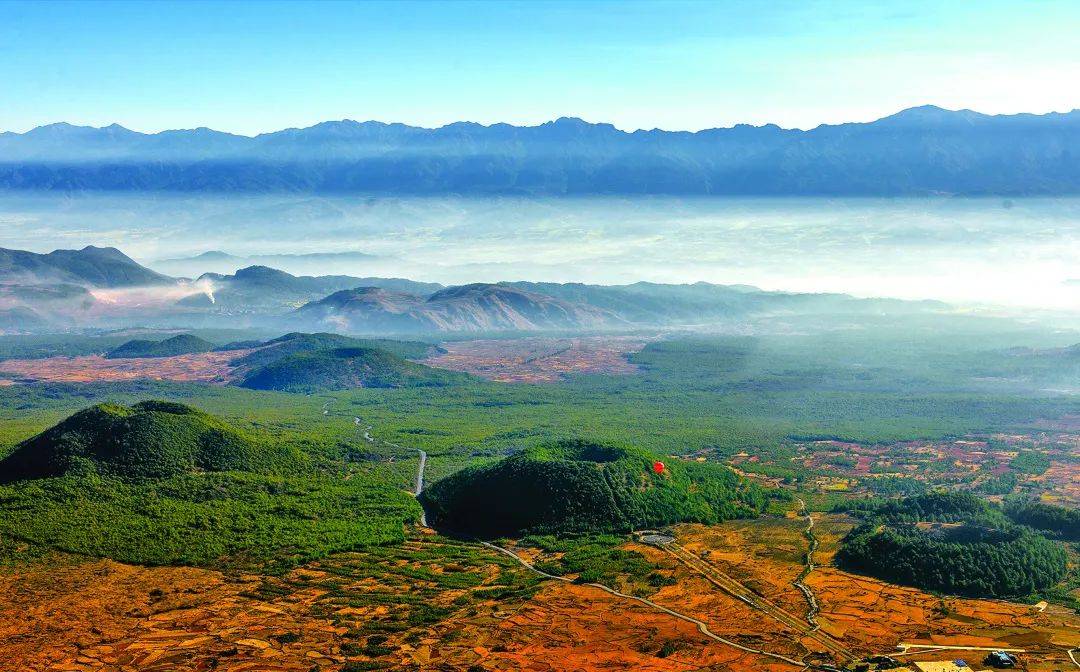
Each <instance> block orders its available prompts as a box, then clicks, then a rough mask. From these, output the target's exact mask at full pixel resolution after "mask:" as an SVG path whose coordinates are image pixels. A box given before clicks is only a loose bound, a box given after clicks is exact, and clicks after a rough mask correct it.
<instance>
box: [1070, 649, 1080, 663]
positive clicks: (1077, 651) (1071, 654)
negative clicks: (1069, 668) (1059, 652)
mask: <svg viewBox="0 0 1080 672" xmlns="http://www.w3.org/2000/svg"><path fill="white" fill-rule="evenodd" d="M1077 653H1080V649H1072V650H1071V651H1069V660H1071V661H1073V664H1074V665H1076V666H1077V667H1080V660H1077V658H1076V654H1077Z"/></svg>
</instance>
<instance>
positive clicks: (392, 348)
mask: <svg viewBox="0 0 1080 672" xmlns="http://www.w3.org/2000/svg"><path fill="white" fill-rule="evenodd" d="M263 345H264V346H265V347H262V348H259V349H257V350H255V351H254V352H251V353H248V354H247V355H244V356H243V357H238V358H236V359H234V360H232V362H231V364H232V365H233V366H239V367H242V368H247V369H249V370H253V369H255V368H257V367H261V366H266V365H267V364H272V363H274V362H276V361H278V360H281V359H284V358H285V357H288V356H290V355H295V354H298V353H304V352H317V351H319V350H331V349H334V348H378V349H379V350H385V351H386V352H389V353H392V354H394V355H397V356H398V357H401V358H409V359H419V358H421V357H426V356H427V355H428V353H430V352H431V351H432V350H433V349H434V348H435V346H433V345H431V344H429V343H423V342H420V341H395V340H391V339H385V338H352V337H350V336H342V335H341V334H328V333H315V334H304V333H299V332H292V333H288V334H285V335H284V336H279V337H277V338H274V339H271V340H269V341H266V342H265V343H264V344H263Z"/></svg>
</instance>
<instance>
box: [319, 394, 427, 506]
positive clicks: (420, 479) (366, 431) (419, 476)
mask: <svg viewBox="0 0 1080 672" xmlns="http://www.w3.org/2000/svg"><path fill="white" fill-rule="evenodd" d="M324 414H325V411H324ZM360 423H361V420H360V418H359V417H354V418H353V424H354V425H356V426H357V427H359V426H360ZM371 429H372V427H371V425H367V426H366V427H364V428H363V429H362V430H361V436H363V437H364V440H365V441H367V442H368V443H370V444H374V443H375V437H374V436H372V435H371ZM383 444H385V445H387V446H389V447H391V448H397V449H398V450H409V449H407V448H405V447H404V446H401V445H398V444H396V443H390V442H389V441H383ZM411 450H415V451H416V452H417V453H418V454H419V455H420V465H419V466H418V467H417V469H416V484H415V485H414V486H413V493H412V494H413V497H419V496H420V493H421V492H423V490H424V470H425V469H427V452H425V451H423V450H421V449H419V448H412V449H411ZM420 525H421V526H422V527H427V526H428V524H427V512H426V511H424V507H423V505H421V506H420Z"/></svg>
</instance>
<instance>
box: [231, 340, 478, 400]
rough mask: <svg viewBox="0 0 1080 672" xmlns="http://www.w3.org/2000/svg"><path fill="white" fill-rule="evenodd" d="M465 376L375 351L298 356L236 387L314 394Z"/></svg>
mask: <svg viewBox="0 0 1080 672" xmlns="http://www.w3.org/2000/svg"><path fill="white" fill-rule="evenodd" d="M467 380H469V376H468V375H466V374H462V373H454V372H450V371H442V370H439V369H433V368H431V367H429V366H424V365H422V364H416V363H413V362H409V361H407V360H404V359H402V358H401V357H398V356H397V355H394V354H392V353H389V352H386V351H384V350H379V349H376V348H335V349H333V350H319V351H316V352H301V353H297V354H293V355H289V356H288V357H284V358H282V359H279V360H277V361H276V362H272V363H270V364H267V365H266V366H263V367H260V368H258V369H255V370H254V371H252V372H251V373H250V374H249V375H248V376H247V377H246V378H244V380H243V381H242V382H241V383H240V385H241V386H242V387H247V388H250V389H253V390H277V391H281V392H314V391H326V390H351V389H353V388H358V387H440V386H444V385H450V384H453V383H454V382H464V381H467Z"/></svg>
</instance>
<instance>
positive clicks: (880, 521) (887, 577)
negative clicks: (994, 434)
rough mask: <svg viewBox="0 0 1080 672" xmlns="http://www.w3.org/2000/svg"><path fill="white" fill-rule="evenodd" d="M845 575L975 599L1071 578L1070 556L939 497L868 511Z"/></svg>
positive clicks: (841, 563) (974, 508)
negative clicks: (860, 575)
mask: <svg viewBox="0 0 1080 672" xmlns="http://www.w3.org/2000/svg"><path fill="white" fill-rule="evenodd" d="M863 517H864V522H863V523H862V524H861V525H859V526H858V527H856V528H855V529H854V530H852V531H851V532H850V533H849V534H848V535H847V536H846V537H845V538H844V539H843V542H842V544H841V547H840V550H839V552H837V554H836V564H837V566H838V567H840V568H841V569H844V570H847V571H850V572H857V573H860V574H868V575H870V576H874V577H877V578H879V579H882V580H884V581H889V582H890V583H899V584H901V585H905V586H914V587H916V588H921V589H923V590H931V591H935V592H941V593H950V594H955V595H965V596H968V597H1024V596H1028V595H1031V594H1033V593H1035V592H1037V591H1041V590H1045V589H1047V588H1049V587H1051V586H1053V585H1055V584H1057V583H1058V582H1059V581H1061V580H1062V579H1063V578H1064V577H1065V575H1066V573H1067V565H1066V554H1065V551H1064V549H1062V548H1061V546H1059V545H1058V544H1055V543H1054V542H1053V541H1050V540H1049V539H1047V538H1046V537H1044V536H1042V535H1040V534H1038V533H1036V532H1035V531H1033V530H1032V529H1030V528H1028V527H1024V526H1020V525H1014V524H1012V523H1010V522H1009V521H1008V520H1007V519H1006V518H1005V516H1004V515H1003V514H1002V512H1001V510H1000V509H997V508H996V507H992V506H990V505H989V504H987V503H986V502H985V501H983V500H981V499H979V498H977V497H976V496H974V495H972V494H968V493H940V492H932V493H928V494H925V495H919V496H917V497H908V498H906V499H900V500H892V501H889V502H885V503H883V504H880V505H876V506H874V507H873V508H871V509H870V510H868V511H864V512H863Z"/></svg>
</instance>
